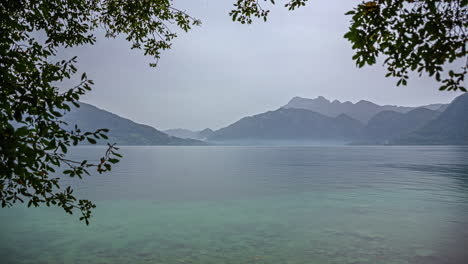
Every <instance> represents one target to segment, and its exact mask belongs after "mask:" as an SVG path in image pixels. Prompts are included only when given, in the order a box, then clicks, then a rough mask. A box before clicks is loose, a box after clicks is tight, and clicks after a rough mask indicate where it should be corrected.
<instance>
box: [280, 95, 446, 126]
mask: <svg viewBox="0 0 468 264" xmlns="http://www.w3.org/2000/svg"><path fill="white" fill-rule="evenodd" d="M443 106H444V104H431V105H425V106H421V107H424V108H427V109H429V110H438V109H440V108H441V107H443ZM284 108H298V109H307V110H311V111H314V112H318V113H321V114H323V115H326V116H330V117H336V116H338V115H340V114H346V115H348V116H350V117H352V118H354V119H357V120H359V121H361V122H362V123H364V124H366V123H367V122H368V121H369V120H370V119H371V118H372V117H373V116H375V115H376V114H378V113H379V112H382V111H395V112H399V113H406V112H409V111H411V110H413V109H416V108H417V107H406V106H396V105H378V104H374V103H372V102H369V101H365V100H361V101H359V102H357V103H351V102H349V101H346V102H340V101H338V100H334V101H330V100H328V99H326V98H325V97H323V96H319V97H317V98H315V99H309V98H302V97H294V98H292V99H291V100H290V101H289V102H288V103H287V104H286V105H285V106H284Z"/></svg>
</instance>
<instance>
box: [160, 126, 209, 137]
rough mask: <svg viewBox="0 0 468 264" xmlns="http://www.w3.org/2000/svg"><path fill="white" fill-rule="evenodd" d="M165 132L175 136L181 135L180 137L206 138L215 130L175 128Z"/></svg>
mask: <svg viewBox="0 0 468 264" xmlns="http://www.w3.org/2000/svg"><path fill="white" fill-rule="evenodd" d="M164 133H166V134H168V135H171V136H174V137H179V138H190V139H196V140H205V139H207V138H209V137H210V136H211V135H213V130H211V129H209V128H205V129H203V130H201V131H192V130H190V129H184V128H175V129H168V130H164Z"/></svg>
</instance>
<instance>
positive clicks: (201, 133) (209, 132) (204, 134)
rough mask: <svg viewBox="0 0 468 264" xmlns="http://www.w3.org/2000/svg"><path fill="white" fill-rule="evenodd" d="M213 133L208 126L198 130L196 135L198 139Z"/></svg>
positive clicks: (205, 137)
mask: <svg viewBox="0 0 468 264" xmlns="http://www.w3.org/2000/svg"><path fill="white" fill-rule="evenodd" d="M213 134H214V131H213V130H212V129H210V128H205V129H203V130H202V131H199V132H198V136H199V138H200V139H207V138H210V137H211V136H213Z"/></svg>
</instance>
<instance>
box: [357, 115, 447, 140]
mask: <svg viewBox="0 0 468 264" xmlns="http://www.w3.org/2000/svg"><path fill="white" fill-rule="evenodd" d="M439 115H440V112H438V111H434V110H429V109H427V108H423V107H421V108H416V109H414V110H411V111H409V112H407V113H399V112H395V111H382V112H380V113H378V114H376V115H375V116H373V117H372V118H371V119H370V120H369V122H368V124H367V126H366V127H365V129H364V133H363V137H364V138H365V141H367V142H368V143H384V142H388V141H389V140H391V139H394V138H397V137H399V136H401V135H405V134H408V133H411V132H413V131H416V130H417V129H419V128H421V127H423V126H424V125H426V124H427V123H429V122H430V121H431V120H434V119H435V118H437V117H438V116H439Z"/></svg>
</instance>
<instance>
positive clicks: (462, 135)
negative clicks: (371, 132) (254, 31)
mask: <svg viewBox="0 0 468 264" xmlns="http://www.w3.org/2000/svg"><path fill="white" fill-rule="evenodd" d="M392 143H394V144H429V145H430V144H448V145H449V144H453V145H467V144H468V93H465V94H463V95H461V96H458V97H457V98H455V100H453V102H452V103H451V104H450V105H449V106H448V107H447V109H446V110H445V111H444V112H443V113H441V114H440V115H439V117H437V118H436V119H434V120H432V121H430V122H429V123H428V124H426V125H425V126H423V127H422V128H420V129H418V130H416V131H414V132H412V133H410V134H408V135H405V136H402V137H400V138H398V139H396V140H394V141H392Z"/></svg>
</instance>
